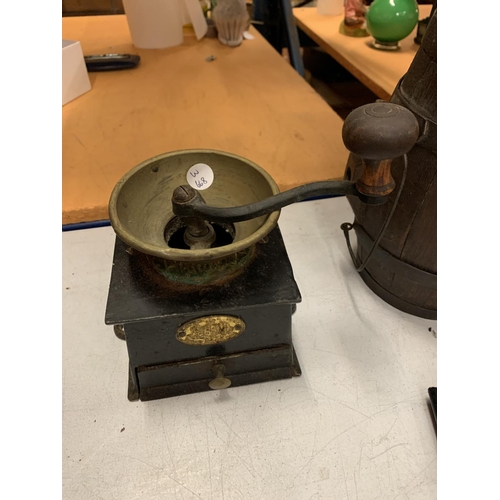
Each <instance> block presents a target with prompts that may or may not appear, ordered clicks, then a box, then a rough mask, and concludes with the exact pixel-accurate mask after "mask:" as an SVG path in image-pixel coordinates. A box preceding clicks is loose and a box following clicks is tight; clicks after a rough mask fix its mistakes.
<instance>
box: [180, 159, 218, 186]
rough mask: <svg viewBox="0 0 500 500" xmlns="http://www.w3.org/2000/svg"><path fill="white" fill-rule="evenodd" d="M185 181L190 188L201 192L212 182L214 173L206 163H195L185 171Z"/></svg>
mask: <svg viewBox="0 0 500 500" xmlns="http://www.w3.org/2000/svg"><path fill="white" fill-rule="evenodd" d="M186 180H187V181H188V184H189V185H190V186H191V187H193V188H195V189H197V190H198V191H203V190H204V189H207V188H209V187H210V186H211V185H212V182H214V171H213V170H212V169H211V168H210V167H209V166H208V165H207V164H206V163H197V164H196V165H193V166H192V167H191V168H190V169H189V170H188V171H187V174H186Z"/></svg>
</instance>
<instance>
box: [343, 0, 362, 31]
mask: <svg viewBox="0 0 500 500" xmlns="http://www.w3.org/2000/svg"><path fill="white" fill-rule="evenodd" d="M344 12H345V14H344V20H343V21H342V23H341V24H340V33H342V34H343V35H347V36H355V37H363V36H368V32H367V31H366V21H365V14H366V3H365V2H364V1H363V0H345V2H344Z"/></svg>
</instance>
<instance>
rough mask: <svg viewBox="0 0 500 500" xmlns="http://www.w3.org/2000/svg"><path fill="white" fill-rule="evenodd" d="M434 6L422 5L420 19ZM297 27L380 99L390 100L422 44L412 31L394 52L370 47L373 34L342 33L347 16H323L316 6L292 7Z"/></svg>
mask: <svg viewBox="0 0 500 500" xmlns="http://www.w3.org/2000/svg"><path fill="white" fill-rule="evenodd" d="M431 8H432V5H419V11H420V13H419V19H424V18H426V17H427V16H429V14H430V11H431ZM293 15H294V17H295V21H296V23H297V26H298V27H299V28H300V29H301V30H302V31H304V33H306V34H307V35H308V36H309V37H310V38H312V39H313V40H314V41H315V42H316V43H317V44H318V45H319V46H320V47H321V48H323V50H325V52H327V53H328V54H329V55H330V56H331V57H333V58H334V59H335V60H336V61H338V62H339V63H340V64H342V66H344V68H346V69H347V70H348V71H349V72H351V73H352V74H353V75H354V76H355V77H356V78H357V79H358V80H360V81H361V82H362V83H363V84H364V85H366V86H367V87H368V88H369V89H370V90H371V91H372V92H374V93H375V94H377V95H378V96H379V97H380V98H381V99H384V100H388V99H389V98H390V97H391V95H392V93H393V91H394V89H395V88H396V85H397V83H398V82H399V80H400V79H401V77H402V76H403V75H404V74H405V73H406V72H407V71H408V68H409V67H410V64H411V62H412V61H413V58H414V57H415V54H416V53H417V50H418V48H419V46H418V45H417V44H416V43H415V42H414V41H413V40H414V38H415V34H416V28H415V29H414V30H413V32H412V34H411V35H409V36H408V37H406V38H405V39H404V40H402V41H401V42H400V43H399V44H400V46H401V49H400V50H398V51H394V52H388V51H382V50H375V49H373V48H371V47H370V46H369V44H370V42H371V41H372V40H373V38H372V37H366V38H354V37H349V36H345V35H342V34H341V33H339V27H340V23H341V22H342V20H343V18H344V16H343V15H342V16H320V15H318V14H317V11H316V8H313V7H301V8H296V9H293Z"/></svg>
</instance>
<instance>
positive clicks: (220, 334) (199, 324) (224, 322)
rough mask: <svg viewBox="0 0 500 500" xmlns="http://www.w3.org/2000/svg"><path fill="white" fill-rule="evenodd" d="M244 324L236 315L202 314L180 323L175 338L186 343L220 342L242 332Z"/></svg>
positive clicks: (211, 343) (209, 343)
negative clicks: (199, 316)
mask: <svg viewBox="0 0 500 500" xmlns="http://www.w3.org/2000/svg"><path fill="white" fill-rule="evenodd" d="M245 326H246V325H245V322H244V321H243V320H242V319H240V318H238V317H236V316H226V315H224V314H215V315H212V316H203V317H201V318H196V319H192V320H190V321H187V322H186V323H184V324H182V325H181V326H180V327H179V328H178V329H177V333H176V335H175V338H176V339H177V340H178V341H180V342H182V343H183V344H188V345H213V344H222V343H223V342H227V341H228V340H231V339H234V338H235V337H237V336H238V335H240V334H241V333H243V331H244V330H245Z"/></svg>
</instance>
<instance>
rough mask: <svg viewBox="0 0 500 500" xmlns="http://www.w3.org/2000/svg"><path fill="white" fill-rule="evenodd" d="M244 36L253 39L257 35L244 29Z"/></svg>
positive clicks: (246, 38)
mask: <svg viewBox="0 0 500 500" xmlns="http://www.w3.org/2000/svg"><path fill="white" fill-rule="evenodd" d="M243 38H244V39H245V40H253V39H254V38H255V37H254V36H253V35H252V33H250V32H249V31H244V32H243Z"/></svg>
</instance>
